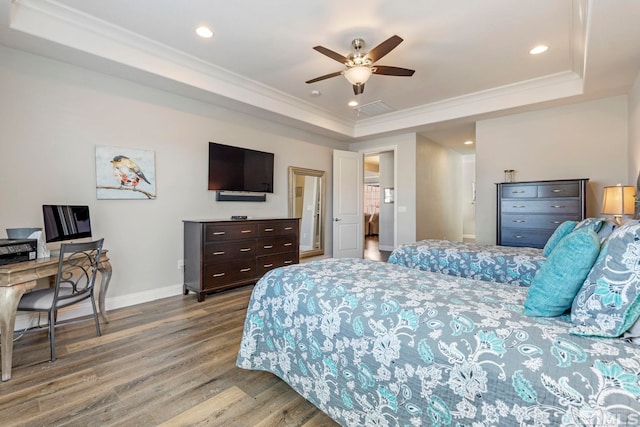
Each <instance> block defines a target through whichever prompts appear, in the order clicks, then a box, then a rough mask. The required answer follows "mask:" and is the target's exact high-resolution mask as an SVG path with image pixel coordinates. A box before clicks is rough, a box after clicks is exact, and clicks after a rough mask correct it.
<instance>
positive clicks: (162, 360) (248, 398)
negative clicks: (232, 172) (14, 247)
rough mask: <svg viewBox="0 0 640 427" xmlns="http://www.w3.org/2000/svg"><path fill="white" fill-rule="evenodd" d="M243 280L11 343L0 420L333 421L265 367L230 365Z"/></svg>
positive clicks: (244, 295)
mask: <svg viewBox="0 0 640 427" xmlns="http://www.w3.org/2000/svg"><path fill="white" fill-rule="evenodd" d="M251 289H252V287H251V286H249V287H244V288H240V289H237V290H232V291H227V292H224V293H221V294H213V295H209V296H207V298H206V300H205V301H204V302H202V303H198V302H196V298H195V295H193V294H190V295H188V296H182V295H180V296H175V297H170V298H165V299H162V300H158V301H153V302H150V303H145V304H140V305H136V306H131V307H127V308H123V309H120V310H113V311H110V312H109V317H110V322H109V323H108V324H104V323H103V324H102V332H103V335H102V336H101V337H96V336H95V326H94V324H93V322H92V321H88V322H82V323H78V324H74V325H68V326H65V327H61V328H58V329H57V330H56V344H57V345H56V355H57V358H58V359H57V360H56V361H55V362H53V363H50V362H49V361H48V358H49V344H48V340H47V333H46V330H43V331H42V332H37V333H32V334H27V335H25V336H24V337H23V338H22V339H20V340H18V341H16V342H15V344H14V350H13V374H12V378H11V380H9V381H7V382H4V383H0V424H1V425H2V426H9V425H24V426H39V425H42V426H54V425H55V426H89V425H91V426H156V425H162V426H200V425H209V426H264V427H267V426H303V427H316V426H337V424H336V423H335V422H334V421H332V420H331V419H330V418H329V417H328V416H326V415H325V414H324V413H322V412H321V411H320V410H318V409H317V408H316V407H315V406H313V405H312V404H311V403H309V402H308V401H306V400H305V399H303V398H302V397H301V396H300V395H298V394H297V393H296V392H295V391H293V390H292V389H291V388H290V387H289V386H288V385H287V384H285V383H284V382H283V381H282V380H280V379H279V378H277V377H276V376H274V375H272V374H270V373H267V372H258V371H247V370H244V369H239V368H237V367H236V366H235V361H236V356H237V352H238V348H239V345H240V336H241V333H242V326H243V323H244V316H245V313H246V309H247V303H248V301H249V296H250V294H251Z"/></svg>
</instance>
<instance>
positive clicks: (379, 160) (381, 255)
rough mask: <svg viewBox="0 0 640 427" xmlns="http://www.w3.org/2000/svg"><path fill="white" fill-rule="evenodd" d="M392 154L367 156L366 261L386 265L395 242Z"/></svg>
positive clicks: (365, 184)
mask: <svg viewBox="0 0 640 427" xmlns="http://www.w3.org/2000/svg"><path fill="white" fill-rule="evenodd" d="M394 168H395V160H394V152H393V151H384V152H378V153H365V155H364V191H363V195H364V197H363V202H364V208H363V212H364V233H363V234H364V257H365V258H366V259H372V260H375V261H386V260H387V259H388V258H389V255H391V251H392V250H393V247H394V242H395V231H394V230H395V225H394V224H395V208H394V206H395V204H394V199H393V195H394V192H395V188H394V186H395V171H394Z"/></svg>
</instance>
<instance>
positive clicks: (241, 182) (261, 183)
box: [209, 142, 274, 193]
mask: <svg viewBox="0 0 640 427" xmlns="http://www.w3.org/2000/svg"><path fill="white" fill-rule="evenodd" d="M273 158H274V155H273V153H266V152H264V151H257V150H250V149H248V148H241V147H233V146H230V145H223V144H217V143H215V142H210V143H209V190H220V191H246V192H251V193H273Z"/></svg>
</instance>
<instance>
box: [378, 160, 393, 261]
mask: <svg viewBox="0 0 640 427" xmlns="http://www.w3.org/2000/svg"><path fill="white" fill-rule="evenodd" d="M394 163H395V161H394V155H393V151H389V152H385V153H380V181H379V184H380V215H379V217H378V232H379V234H378V239H379V240H378V245H379V248H380V249H381V250H383V251H391V250H393V249H394V246H393V230H394V223H395V219H394V216H395V211H396V209H395V201H394V203H385V202H384V189H385V188H393V186H394V182H393V181H394V177H395V171H394V170H393V169H394V168H393V167H394Z"/></svg>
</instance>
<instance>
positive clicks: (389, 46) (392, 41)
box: [367, 36, 402, 63]
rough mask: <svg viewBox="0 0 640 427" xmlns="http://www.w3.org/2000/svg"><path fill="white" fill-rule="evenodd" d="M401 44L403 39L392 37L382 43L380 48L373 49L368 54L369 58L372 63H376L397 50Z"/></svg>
mask: <svg viewBox="0 0 640 427" xmlns="http://www.w3.org/2000/svg"><path fill="white" fill-rule="evenodd" d="M400 43H402V37H400V36H391V37H389V38H388V39H387V40H385V41H383V42H382V43H380V44H379V45H378V46H376V47H374V48H373V49H371V50H370V51H369V53H367V58H369V59H370V60H371V62H372V63H374V62H376V61H377V60H379V59H380V58H382V57H383V56H385V55H386V54H387V53H389V52H391V51H392V50H393V49H395V47H396V46H398V45H399V44H400Z"/></svg>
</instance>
